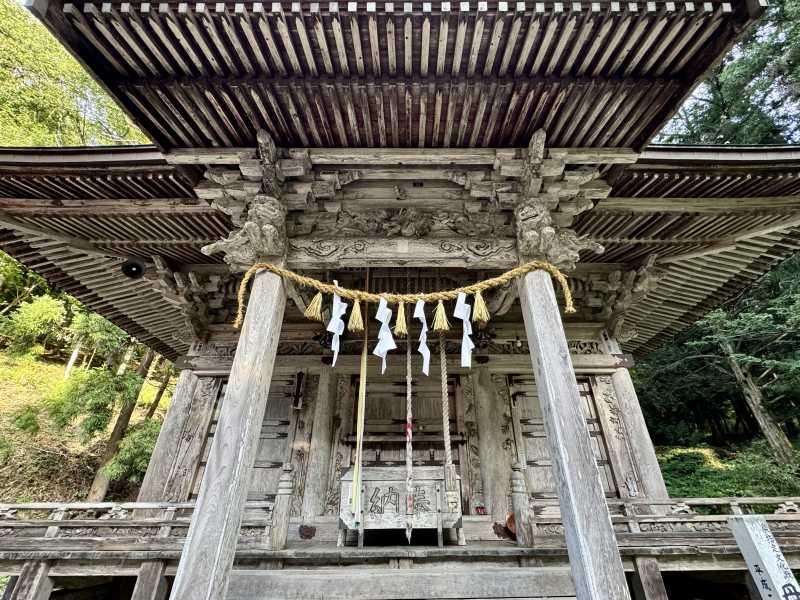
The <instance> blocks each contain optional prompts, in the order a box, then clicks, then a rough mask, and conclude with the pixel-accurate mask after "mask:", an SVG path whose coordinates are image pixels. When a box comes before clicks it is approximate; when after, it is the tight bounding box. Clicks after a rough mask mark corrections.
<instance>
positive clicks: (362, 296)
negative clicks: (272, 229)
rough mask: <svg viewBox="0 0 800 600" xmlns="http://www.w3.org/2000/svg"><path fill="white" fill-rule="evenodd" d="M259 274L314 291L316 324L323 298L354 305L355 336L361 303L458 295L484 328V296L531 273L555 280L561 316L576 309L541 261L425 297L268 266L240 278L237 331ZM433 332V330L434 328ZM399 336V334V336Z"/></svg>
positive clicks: (559, 276)
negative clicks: (468, 299) (470, 299)
mask: <svg viewBox="0 0 800 600" xmlns="http://www.w3.org/2000/svg"><path fill="white" fill-rule="evenodd" d="M260 270H264V271H269V272H270V273H274V274H275V275H278V276H280V277H283V278H284V279H288V280H289V281H292V282H293V283H295V284H297V285H299V286H300V287H306V288H311V289H313V290H316V291H317V292H318V294H317V295H316V296H315V297H314V299H313V300H312V301H311V304H310V305H309V308H308V310H307V313H308V316H309V318H312V319H315V320H317V319H318V318H319V319H321V317H322V315H321V305H322V295H333V294H337V295H338V296H339V297H341V298H346V299H348V300H352V301H353V303H354V305H353V313H357V314H351V317H350V323H349V325H348V329H350V330H351V331H355V332H360V331H361V330H362V328H363V319H362V317H361V310H360V306H359V303H361V302H372V303H376V304H377V303H378V302H380V300H381V298H383V299H385V300H386V301H387V302H388V303H389V304H397V305H400V304H408V303H416V302H417V300H422V301H423V302H437V303H439V305H442V303H444V302H447V301H450V300H455V299H456V298H457V297H458V295H459V294H460V293H464V294H468V295H473V296H475V311H474V313H473V320H474V321H475V322H477V323H479V324H481V325H485V324H486V323H487V322H488V321H489V311H488V309H487V308H486V303H485V301H484V299H483V292H485V291H487V290H491V289H494V288H498V287H500V286H503V285H506V284H508V283H511V282H512V281H514V280H515V279H517V278H519V277H522V276H523V275H527V274H528V273H530V272H532V271H546V272H548V273H550V275H551V276H552V277H553V279H555V280H556V282H558V284H559V286H560V288H561V292H562V294H563V295H564V312H565V313H566V314H572V313H574V312H575V305H574V304H573V301H572V292H571V291H570V289H569V283H568V282H567V277H566V275H564V274H563V273H562V272H561V271H559V270H558V268H557V267H555V266H554V265H552V264H551V263H549V262H547V261H543V260H532V261H530V262H527V263H525V264H524V265H520V266H518V267H515V268H513V269H511V270H510V271H506V272H505V273H503V274H501V275H498V276H497V277H491V278H489V279H485V280H483V281H479V282H477V283H473V284H472V285H466V286H463V287H460V288H455V289H452V290H446V291H442V292H427V293H413V294H392V293H387V292H385V293H378V294H376V293H373V292H365V291H363V290H352V289H348V288H342V287H339V286H336V285H333V284H330V283H325V282H324V281H320V280H319V279H314V278H313V277H308V276H306V275H300V274H299V273H295V272H294V271H290V270H289V269H284V268H283V267H279V266H278V265H273V264H271V263H256V264H254V265H253V266H252V267H250V268H249V269H248V270H247V272H246V273H245V274H244V277H242V281H241V283H240V284H239V293H238V301H239V306H238V309H237V311H236V320H235V321H234V323H233V326H234V327H236V328H237V329H238V328H239V327H241V325H242V322H243V320H244V311H245V296H246V295H247V285H248V284H249V283H250V280H251V279H252V278H253V275H255V274H256V273H257V272H258V271H260ZM443 310H444V308H443V305H442V311H443ZM438 312H439V308H438V306H437V313H438ZM398 317H399V315H398ZM403 317H405V314H404V315H403ZM446 320H447V317H446V315H445V322H444V323H440V324H441V325H444V324H445V323H446ZM398 321H399V318H398ZM403 321H405V318H403ZM404 324H405V323H403V325H404ZM398 325H399V330H400V332H402V331H403V329H404V327H403V326H402V325H400V323H399V322H398ZM448 328H449V324H448ZM434 330H436V328H435V326H434ZM400 332H398V335H401V333H400Z"/></svg>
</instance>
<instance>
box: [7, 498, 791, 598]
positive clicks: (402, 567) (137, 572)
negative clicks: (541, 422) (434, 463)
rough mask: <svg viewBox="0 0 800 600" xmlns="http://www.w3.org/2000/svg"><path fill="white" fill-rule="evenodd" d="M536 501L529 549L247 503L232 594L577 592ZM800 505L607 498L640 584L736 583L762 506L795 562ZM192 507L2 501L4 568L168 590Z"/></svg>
mask: <svg viewBox="0 0 800 600" xmlns="http://www.w3.org/2000/svg"><path fill="white" fill-rule="evenodd" d="M529 501H530V503H531V506H532V509H533V510H531V512H530V517H531V519H530V523H529V526H530V528H531V532H532V534H533V543H532V545H531V546H530V547H524V546H521V545H519V543H518V542H517V541H514V540H513V539H510V538H509V537H507V532H506V531H505V530H504V529H503V527H502V525H501V524H500V523H497V522H495V521H494V520H493V519H492V518H491V516H488V515H486V516H465V517H464V522H463V526H464V532H465V534H466V539H467V545H465V546H459V545H457V540H456V538H455V536H452V537H450V538H449V539H448V538H446V544H445V546H444V547H437V546H436V540H435V536H433V537H428V538H425V537H424V536H422V537H419V538H415V540H414V542H415V543H414V544H413V545H408V544H396V545H372V543H373V542H379V541H380V540H378V539H375V538H370V537H369V536H368V537H367V539H366V545H365V546H364V547H362V548H359V547H355V546H354V545H346V546H344V547H337V546H336V538H337V534H338V522H337V521H338V519H337V518H336V517H333V516H323V517H318V518H317V519H315V520H314V522H313V525H311V526H309V525H308V524H307V523H305V524H304V523H302V521H301V519H299V518H292V519H289V520H288V527H286V529H285V531H287V534H286V541H285V543H284V547H283V548H281V549H276V548H274V547H273V544H274V543H275V539H274V536H272V535H271V534H272V533H273V531H272V529H273V524H274V523H273V521H274V520H275V519H276V514H275V511H274V508H275V505H274V504H273V503H271V502H250V503H248V504H247V507H246V515H247V516H246V518H245V520H244V522H243V524H242V527H241V529H240V536H239V542H238V545H237V551H236V561H235V563H234V569H233V571H232V575H231V583H230V588H229V591H228V594H227V596H226V597H227V598H230V599H236V598H293V597H296V596H295V595H292V594H296V593H297V591H298V590H299V589H302V590H303V597H304V598H323V597H324V598H326V599H328V600H330V599H331V598H334V599H335V598H345V597H346V598H348V599H352V598H400V597H402V598H418V597H425V598H477V597H480V598H519V597H527V598H570V597H573V594H574V588H573V587H572V581H571V578H570V570H569V561H568V558H567V549H566V544H565V541H564V537H563V524H562V522H561V518H560V514H559V509H558V505H557V502H556V501H554V500H543V499H535V498H532V497H531V498H529ZM799 504H800V498H720V499H712V498H693V499H670V500H668V501H648V500H638V501H637V500H625V501H623V500H615V499H609V501H608V505H609V511H610V512H611V514H612V520H613V523H614V528H615V531H616V536H617V543H618V545H619V549H620V554H621V556H622V560H623V566H624V568H625V571H626V572H627V573H628V577H629V579H630V580H631V582H636V581H638V580H639V578H640V576H641V569H642V568H643V565H647V564H648V562H649V563H651V564H652V563H655V565H656V568H657V569H659V570H660V572H661V573H662V574H663V575H664V576H665V580H667V581H669V580H670V578H673V579H675V578H677V577H687V576H691V573H695V574H699V575H702V574H704V573H707V572H709V571H726V572H728V577H727V579H728V581H729V582H736V581H740V582H744V581H745V564H744V561H743V559H742V557H741V554H740V551H739V549H738V547H737V546H736V543H735V540H734V538H733V535H732V534H731V532H730V529H729V527H728V523H727V519H728V517H729V516H731V515H736V514H763V515H765V518H766V519H767V521H768V522H769V524H770V527H771V528H772V530H773V531H774V532H775V535H776V538H777V539H778V541H779V543H780V545H781V547H782V549H783V550H784V552H785V554H786V557H787V559H788V560H789V562H790V564H791V566H792V567H794V568H800V513H798V505H799ZM192 509H193V504H192V503H171V504H170V503H143V502H138V503H121V504H115V503H99V504H89V503H74V504H57V503H33V504H18V505H2V506H0V514H2V516H3V519H2V521H0V536H2V540H3V542H2V547H1V548H0V573H2V574H5V575H12V576H15V575H20V574H21V573H23V572H24V571H25V570H27V571H28V572H29V571H31V570H32V569H34V568H35V567H36V566H37V565H39V566H41V568H40V570H42V571H43V572H44V574H45V576H46V577H47V579H48V580H49V581H50V582H51V584H52V586H54V588H56V589H57V588H58V587H59V585H67V584H65V583H63V582H69V584H72V585H74V584H75V582H76V581H84V582H92V581H93V579H92V578H98V577H106V578H108V577H114V578H125V577H127V578H136V583H135V584H133V583H132V580H131V584H132V585H133V586H134V592H133V596H132V597H133V598H137V599H138V598H145V597H149V596H145V595H141V594H140V595H139V596H137V595H136V590H139V591H140V592H142V591H143V590H146V589H147V590H152V589H157V588H158V587H160V586H158V585H154V583H157V581H155V580H160V582H161V586H163V588H162V589H164V590H166V589H168V588H169V586H170V585H171V580H172V577H173V575H174V573H175V570H176V566H177V561H178V559H179V558H180V554H181V549H182V547H183V544H184V541H185V536H186V532H187V529H188V525H189V521H190V518H191V513H192ZM398 533H399V534H400V535H399V538H402V537H403V534H402V531H400V532H398ZM304 538H305V539H304ZM394 539H395V540H396V539H397V538H394ZM384 541H386V539H385V538H384ZM155 567H157V568H155ZM409 570H413V577H409V575H410V574H411V572H410V571H409ZM681 574H683V575H681ZM76 578H78V579H76ZM87 585H88V583H87ZM415 586H416V587H415ZM417 587H419V588H420V589H424V590H426V591H425V594H424V596H421V595H419V594H420V592H419V590H418V589H417ZM398 589H399V590H403V591H402V592H398V591H397V590H398ZM634 589H635V586H634ZM264 590H269V592H264ZM523 591H524V594H525V595H524V596H523V595H522V593H523ZM398 593H400V595H398ZM476 594H477V595H476ZM45 597H47V596H45ZM59 597H60V596H59ZM66 597H68V598H69V597H71V596H66ZM75 597H76V598H77V597H78V596H75ZM650 597H651V596H647V595H642V596H640V598H650Z"/></svg>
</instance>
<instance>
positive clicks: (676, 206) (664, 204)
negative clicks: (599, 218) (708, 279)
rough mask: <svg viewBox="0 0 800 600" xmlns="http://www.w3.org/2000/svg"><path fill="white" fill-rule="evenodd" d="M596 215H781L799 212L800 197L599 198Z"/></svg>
mask: <svg viewBox="0 0 800 600" xmlns="http://www.w3.org/2000/svg"><path fill="white" fill-rule="evenodd" d="M595 210H596V211H598V210H599V211H604V212H620V213H654V212H660V213H701V214H717V213H732V212H733V213H739V212H743V213H747V212H763V213H770V212H775V213H781V212H787V211H796V210H800V196H758V197H752V198H733V197H731V198H676V197H670V198H637V197H623V196H619V197H609V198H601V199H600V200H598V201H597V204H596V205H595Z"/></svg>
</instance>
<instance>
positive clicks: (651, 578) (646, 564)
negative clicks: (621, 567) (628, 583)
mask: <svg viewBox="0 0 800 600" xmlns="http://www.w3.org/2000/svg"><path fill="white" fill-rule="evenodd" d="M633 567H634V570H635V574H634V577H633V597H634V600H669V598H668V597H667V588H666V587H664V579H663V578H662V577H661V569H660V568H659V566H658V560H657V559H656V558H654V557H652V556H637V557H636V558H634V559H633Z"/></svg>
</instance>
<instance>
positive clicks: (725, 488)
mask: <svg viewBox="0 0 800 600" xmlns="http://www.w3.org/2000/svg"><path fill="white" fill-rule="evenodd" d="M658 460H659V464H660V465H661V471H662V473H663V475H664V480H665V482H666V484H667V489H668V490H669V493H670V496H675V497H683V498H698V497H709V498H718V497H724V496H796V495H798V494H800V479H798V477H797V476H796V474H795V473H792V472H791V471H790V470H789V469H787V468H786V467H785V466H782V465H780V464H778V463H777V462H775V460H774V459H773V457H772V452H771V450H770V448H769V446H768V445H767V443H766V442H763V441H757V442H754V443H752V444H750V445H748V446H744V447H741V448H739V449H736V450H734V451H732V452H725V453H724V454H722V453H721V452H720V451H719V450H714V449H712V448H708V447H696V448H660V449H659V451H658Z"/></svg>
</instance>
